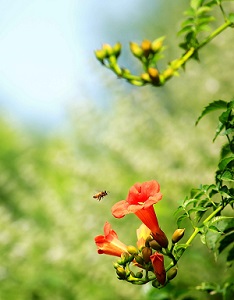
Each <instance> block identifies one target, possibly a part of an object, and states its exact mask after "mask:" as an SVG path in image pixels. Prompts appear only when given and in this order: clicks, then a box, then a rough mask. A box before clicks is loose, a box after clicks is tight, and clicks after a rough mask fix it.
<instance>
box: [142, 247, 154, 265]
mask: <svg viewBox="0 0 234 300" xmlns="http://www.w3.org/2000/svg"><path fill="white" fill-rule="evenodd" d="M151 255H152V249H151V248H148V247H144V248H143V249H142V256H143V259H144V261H145V262H146V263H148V262H150V256H151Z"/></svg>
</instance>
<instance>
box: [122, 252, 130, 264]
mask: <svg viewBox="0 0 234 300" xmlns="http://www.w3.org/2000/svg"><path fill="white" fill-rule="evenodd" d="M129 257H130V255H129V254H128V253H127V252H123V253H122V254H121V260H122V263H123V264H126V263H128V261H129Z"/></svg>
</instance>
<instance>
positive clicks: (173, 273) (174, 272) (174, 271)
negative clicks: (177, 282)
mask: <svg viewBox="0 0 234 300" xmlns="http://www.w3.org/2000/svg"><path fill="white" fill-rule="evenodd" d="M176 275H177V267H174V268H171V269H170V270H169V271H168V272H167V279H168V280H172V279H173V278H175V277H176Z"/></svg>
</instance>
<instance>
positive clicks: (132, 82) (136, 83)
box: [129, 80, 145, 86]
mask: <svg viewBox="0 0 234 300" xmlns="http://www.w3.org/2000/svg"><path fill="white" fill-rule="evenodd" d="M129 82H130V83H131V84H132V85H135V86H143V85H144V84H145V83H144V82H143V81H142V80H141V81H140V80H129Z"/></svg>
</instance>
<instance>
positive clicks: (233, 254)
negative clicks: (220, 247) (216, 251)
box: [227, 247, 234, 261]
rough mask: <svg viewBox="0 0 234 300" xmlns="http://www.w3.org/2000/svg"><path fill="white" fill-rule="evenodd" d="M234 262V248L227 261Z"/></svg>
mask: <svg viewBox="0 0 234 300" xmlns="http://www.w3.org/2000/svg"><path fill="white" fill-rule="evenodd" d="M232 260H234V247H232V248H231V249H230V251H229V252H228V255H227V261H232Z"/></svg>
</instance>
